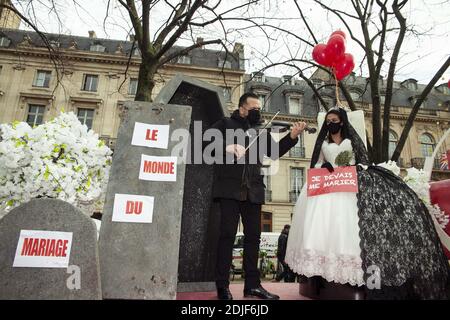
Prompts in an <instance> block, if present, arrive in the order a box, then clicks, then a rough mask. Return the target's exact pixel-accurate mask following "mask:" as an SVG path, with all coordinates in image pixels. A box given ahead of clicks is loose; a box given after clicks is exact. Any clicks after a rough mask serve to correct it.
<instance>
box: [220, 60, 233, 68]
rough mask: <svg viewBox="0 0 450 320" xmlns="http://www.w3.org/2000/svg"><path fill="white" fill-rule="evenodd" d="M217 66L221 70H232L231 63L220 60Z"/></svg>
mask: <svg viewBox="0 0 450 320" xmlns="http://www.w3.org/2000/svg"><path fill="white" fill-rule="evenodd" d="M217 66H218V67H219V68H225V69H231V61H228V60H224V59H219V62H218V63H217Z"/></svg>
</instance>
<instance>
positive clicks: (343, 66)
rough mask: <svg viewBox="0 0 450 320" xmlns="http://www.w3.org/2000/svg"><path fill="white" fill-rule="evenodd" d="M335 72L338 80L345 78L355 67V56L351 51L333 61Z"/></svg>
mask: <svg viewBox="0 0 450 320" xmlns="http://www.w3.org/2000/svg"><path fill="white" fill-rule="evenodd" d="M332 67H333V72H334V74H335V76H336V78H337V79H338V80H342V79H344V78H345V77H346V76H348V75H349V74H350V73H351V72H352V71H353V68H355V62H354V60H353V56H352V55H351V54H350V53H346V54H344V57H343V58H341V59H339V60H336V61H335V62H333V66H332Z"/></svg>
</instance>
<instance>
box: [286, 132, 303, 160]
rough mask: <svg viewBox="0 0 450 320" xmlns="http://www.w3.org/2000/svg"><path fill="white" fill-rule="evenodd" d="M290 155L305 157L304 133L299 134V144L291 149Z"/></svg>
mask: <svg viewBox="0 0 450 320" xmlns="http://www.w3.org/2000/svg"><path fill="white" fill-rule="evenodd" d="M289 156H291V157H294V158H304V157H305V146H304V145H303V135H302V134H301V135H299V136H298V142H297V144H296V145H295V146H294V147H292V148H291V150H289Z"/></svg>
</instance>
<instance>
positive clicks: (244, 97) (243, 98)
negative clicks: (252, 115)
mask: <svg viewBox="0 0 450 320" xmlns="http://www.w3.org/2000/svg"><path fill="white" fill-rule="evenodd" d="M247 98H255V99H258V96H257V95H256V94H254V93H253V92H246V93H244V94H243V95H242V96H241V97H240V98H239V107H242V106H243V105H244V103H246V102H247Z"/></svg>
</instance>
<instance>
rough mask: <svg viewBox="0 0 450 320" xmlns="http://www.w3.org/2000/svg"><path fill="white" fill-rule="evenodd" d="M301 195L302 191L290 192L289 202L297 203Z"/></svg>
mask: <svg viewBox="0 0 450 320" xmlns="http://www.w3.org/2000/svg"><path fill="white" fill-rule="evenodd" d="M299 195H300V190H299V191H290V192H289V202H291V203H295V202H297V199H298V196H299Z"/></svg>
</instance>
